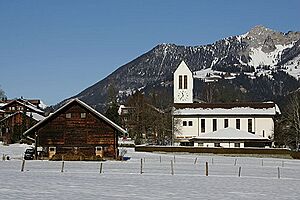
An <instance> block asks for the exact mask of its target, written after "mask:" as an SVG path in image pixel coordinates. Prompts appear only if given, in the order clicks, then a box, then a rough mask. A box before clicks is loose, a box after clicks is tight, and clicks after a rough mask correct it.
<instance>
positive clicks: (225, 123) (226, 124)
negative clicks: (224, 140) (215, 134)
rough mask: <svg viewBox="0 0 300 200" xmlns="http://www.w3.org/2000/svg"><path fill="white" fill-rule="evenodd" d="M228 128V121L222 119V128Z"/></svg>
mask: <svg viewBox="0 0 300 200" xmlns="http://www.w3.org/2000/svg"><path fill="white" fill-rule="evenodd" d="M227 127H228V119H224V128H227Z"/></svg>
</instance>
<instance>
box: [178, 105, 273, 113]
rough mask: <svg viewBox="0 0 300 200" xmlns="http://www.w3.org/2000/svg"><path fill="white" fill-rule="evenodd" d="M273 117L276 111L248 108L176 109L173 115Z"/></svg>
mask: <svg viewBox="0 0 300 200" xmlns="http://www.w3.org/2000/svg"><path fill="white" fill-rule="evenodd" d="M199 114H200V115H275V114H276V109H275V107H273V108H263V109H255V108H250V107H234V108H231V109H225V108H213V109H212V108H183V109H176V110H175V111H174V115H199Z"/></svg>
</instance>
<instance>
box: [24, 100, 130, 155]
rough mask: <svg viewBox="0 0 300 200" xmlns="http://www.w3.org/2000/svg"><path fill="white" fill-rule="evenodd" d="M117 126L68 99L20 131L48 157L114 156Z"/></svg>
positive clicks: (120, 130)
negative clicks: (59, 106)
mask: <svg viewBox="0 0 300 200" xmlns="http://www.w3.org/2000/svg"><path fill="white" fill-rule="evenodd" d="M118 133H121V134H126V131H125V130H124V129H122V128H121V127H120V126H118V125H117V124H115V123H114V122H112V121H111V120H109V119H108V118H106V117H105V116H104V115H102V114H101V113H99V112H97V111H96V110H95V109H93V108H92V107H90V106H89V105H87V104H86V103H84V102H83V101H81V100H79V99H73V100H70V101H69V102H68V103H66V104H65V105H64V106H62V107H61V108H59V109H58V110H57V111H55V112H54V113H53V114H51V115H49V116H48V117H47V118H45V119H44V120H42V121H40V122H39V123H38V124H36V125H34V126H33V127H31V128H30V129H29V130H27V131H26V132H25V133H24V134H23V135H24V136H25V137H28V138H30V139H32V140H34V141H35V143H36V148H38V147H39V148H41V149H43V152H42V153H43V154H44V155H45V156H46V157H48V158H49V159H55V158H61V157H62V156H64V158H65V159H68V157H69V159H74V158H75V159H76V158H78V157H80V158H82V159H89V160H91V159H97V158H100V159H102V158H114V159H116V158H117V157H118Z"/></svg>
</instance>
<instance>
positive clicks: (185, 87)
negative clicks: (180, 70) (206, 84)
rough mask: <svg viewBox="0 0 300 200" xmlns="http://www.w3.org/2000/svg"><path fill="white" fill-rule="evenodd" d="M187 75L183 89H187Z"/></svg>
mask: <svg viewBox="0 0 300 200" xmlns="http://www.w3.org/2000/svg"><path fill="white" fill-rule="evenodd" d="M187 84H188V83H187V75H184V85H183V86H184V87H183V89H187Z"/></svg>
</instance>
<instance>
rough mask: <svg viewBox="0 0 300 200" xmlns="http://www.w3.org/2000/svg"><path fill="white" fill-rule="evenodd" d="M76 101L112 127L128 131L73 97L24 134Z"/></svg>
mask: <svg viewBox="0 0 300 200" xmlns="http://www.w3.org/2000/svg"><path fill="white" fill-rule="evenodd" d="M74 102H77V103H78V104H80V105H82V106H83V107H84V108H86V109H87V110H89V111H90V112H91V113H93V114H95V115H96V116H97V117H99V118H101V119H103V120H104V121H106V122H107V123H108V124H110V125H111V126H112V127H114V128H115V129H116V130H118V131H120V132H121V133H123V134H125V133H126V131H125V130H124V129H123V128H121V127H120V126H118V125H117V124H116V123H114V122H113V121H111V120H110V119H108V118H107V117H105V116H104V115H102V114H101V113H99V112H98V111H96V110H95V109H93V108H92V107H90V106H89V105H87V104H86V103H84V102H83V101H80V100H79V99H77V98H76V99H72V100H70V101H68V102H67V103H66V104H65V105H64V106H62V107H61V108H59V109H58V110H56V111H55V112H54V113H53V114H51V115H49V116H48V117H46V118H45V119H44V120H42V121H40V122H39V123H37V124H35V125H34V126H32V127H31V128H30V129H28V130H27V131H26V132H24V133H23V135H24V136H26V135H28V134H29V133H30V132H31V131H33V130H36V129H39V128H40V126H41V125H42V124H44V123H46V122H47V121H49V120H51V119H53V118H55V116H56V114H57V113H59V112H60V111H61V110H63V109H64V108H66V107H67V106H68V105H70V104H71V103H74Z"/></svg>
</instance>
